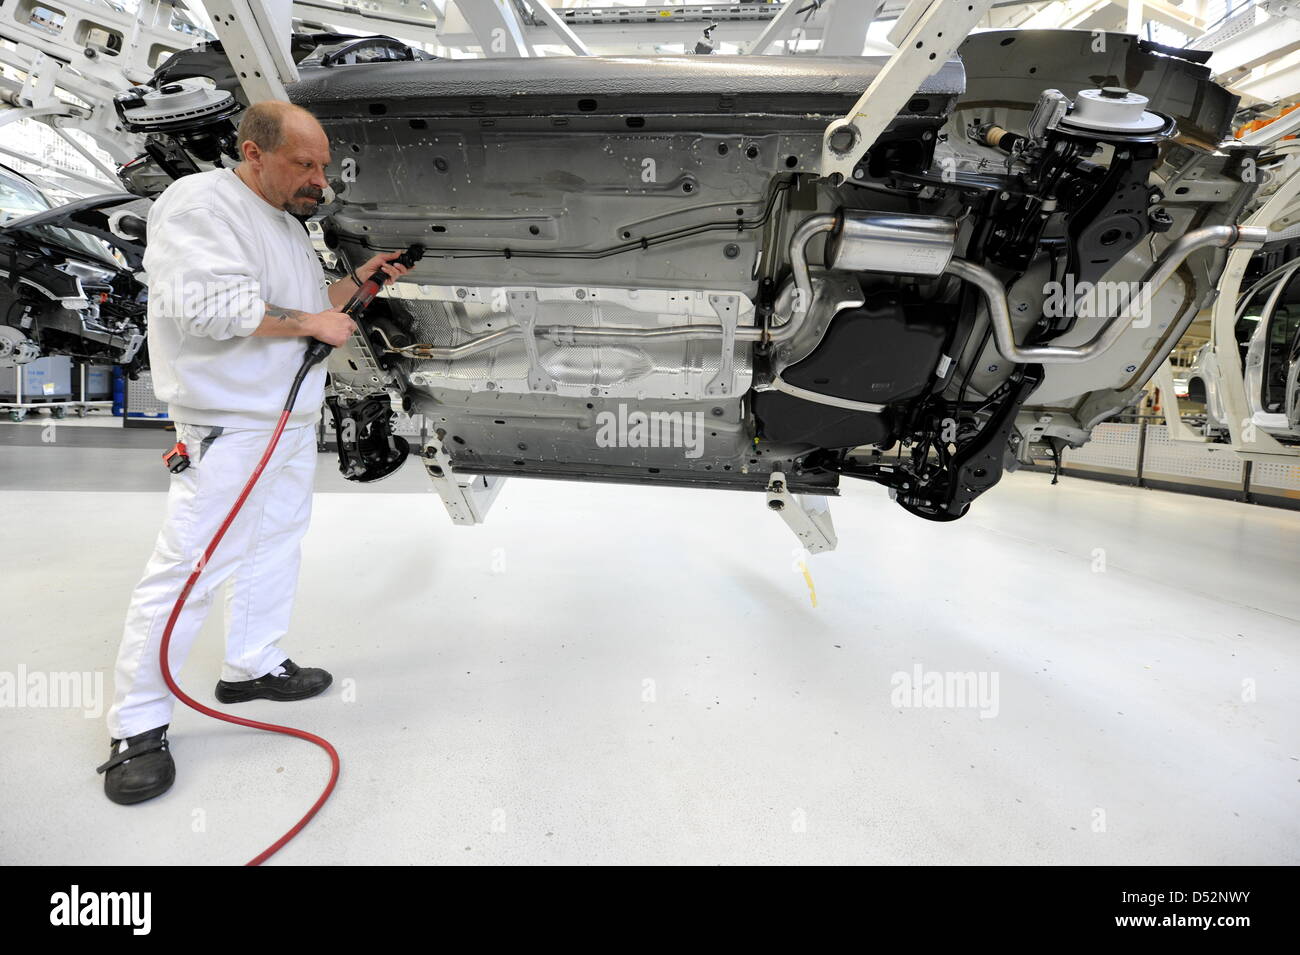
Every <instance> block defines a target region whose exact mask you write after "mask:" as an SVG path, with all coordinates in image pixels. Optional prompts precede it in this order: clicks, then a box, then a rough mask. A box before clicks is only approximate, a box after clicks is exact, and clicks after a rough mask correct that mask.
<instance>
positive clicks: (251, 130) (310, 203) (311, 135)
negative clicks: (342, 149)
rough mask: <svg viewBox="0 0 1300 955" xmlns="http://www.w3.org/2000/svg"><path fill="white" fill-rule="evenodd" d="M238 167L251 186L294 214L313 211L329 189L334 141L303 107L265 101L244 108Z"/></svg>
mask: <svg viewBox="0 0 1300 955" xmlns="http://www.w3.org/2000/svg"><path fill="white" fill-rule="evenodd" d="M237 146H238V148H239V155H240V156H241V157H242V158H243V160H244V162H243V164H242V165H240V167H239V169H238V170H236V172H237V174H238V175H239V178H240V179H242V180H244V182H245V183H246V184H247V185H248V187H249V188H250V189H252V190H253V191H254V192H256V193H257V194H258V195H259V196H261V197H262V198H263V199H265V200H266V201H267V202H269V203H270V204H271V205H273V206H275V207H276V208H277V209H284V210H286V211H287V212H291V213H293V214H294V215H296V216H309V215H312V214H313V213H315V211H316V208H317V206H318V205H319V204H320V200H321V197H322V195H323V193H324V189H325V187H326V186H327V185H328V184H329V182H328V180H327V179H326V178H325V168H326V166H328V165H329V162H330V144H329V139H328V137H327V136H326V135H325V130H324V129H322V128H321V124H320V123H319V122H318V121H317V120H316V117H315V116H313V115H312V114H311V113H309V112H307V110H305V109H303V108H302V107H301V106H295V105H293V104H292V103H286V102H284V101H282V100H264V101H263V102H261V103H254V104H253V105H252V106H250V107H249V108H248V109H246V110H245V111H244V116H243V118H242V119H241V120H240V123H239V138H238V140H237Z"/></svg>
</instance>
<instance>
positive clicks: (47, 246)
mask: <svg viewBox="0 0 1300 955" xmlns="http://www.w3.org/2000/svg"><path fill="white" fill-rule="evenodd" d="M147 206H148V202H147V200H141V199H140V197H138V196H135V195H132V194H130V193H119V194H114V195H104V196H92V197H89V198H85V199H77V200H74V201H72V202H69V203H66V204H64V205H59V206H56V205H54V204H53V203H51V202H50V201H49V199H48V198H46V196H45V195H44V194H43V193H42V192H41V191H40V190H39V189H38V188H37V187H36V185H35V184H34V183H32V182H31V181H30V180H29V179H27V178H26V177H24V176H23V175H21V174H20V173H18V172H16V171H14V170H12V169H9V168H8V167H2V166H0V367H13V366H17V365H24V364H27V363H28V362H31V361H35V360H36V359H38V358H43V357H48V356H53V355H67V356H70V357H72V358H75V359H79V360H83V361H87V362H93V363H97V364H108V365H119V366H121V367H122V368H123V369H124V370H125V371H126V372H127V374H128V375H130V376H131V377H132V378H134V377H136V376H137V375H138V374H139V372H140V371H141V370H142V369H144V368H147V367H148V356H147V349H146V347H145V321H146V311H147V296H148V293H147V289H146V287H145V285H144V284H143V283H142V282H141V281H140V279H139V278H138V277H137V276H138V273H139V272H140V267H141V257H142V256H143V253H144V222H145V217H146V216H147Z"/></svg>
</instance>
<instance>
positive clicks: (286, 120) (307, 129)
mask: <svg viewBox="0 0 1300 955" xmlns="http://www.w3.org/2000/svg"><path fill="white" fill-rule="evenodd" d="M300 137H307V138H313V137H318V138H320V139H322V140H324V139H325V130H323V129H321V125H320V123H319V122H318V121H317V120H316V117H315V116H313V115H312V114H311V113H309V112H307V110H305V109H303V108H302V107H301V106H295V105H294V104H293V103H286V102H285V101H284V100H276V99H268V100H263V101H262V102H260V103H254V104H253V105H252V106H250V107H249V108H248V109H246V110H244V116H243V118H242V119H241V120H240V121H239V138H238V140H237V141H236V143H235V147H236V148H237V149H238V150H239V154H240V155H241V156H243V155H244V143H256V144H257V146H258V148H259V149H261V151H262V152H265V153H273V152H275V151H276V150H277V149H279V148H280V147H281V146H283V145H284V144H285V141H286V140H287V139H293V138H300Z"/></svg>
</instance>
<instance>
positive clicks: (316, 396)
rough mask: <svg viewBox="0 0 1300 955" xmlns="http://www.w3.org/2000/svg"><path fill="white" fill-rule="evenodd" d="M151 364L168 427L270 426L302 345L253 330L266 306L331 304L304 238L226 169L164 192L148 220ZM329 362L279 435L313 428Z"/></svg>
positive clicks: (318, 369) (310, 377) (308, 384)
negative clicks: (172, 423) (170, 424)
mask: <svg viewBox="0 0 1300 955" xmlns="http://www.w3.org/2000/svg"><path fill="white" fill-rule="evenodd" d="M144 271H145V272H146V273H147V275H148V282H149V328H148V336H149V361H150V366H151V368H152V371H153V385H154V392H155V394H157V396H158V397H159V398H160V399H161V400H163V401H165V402H167V405H168V412H169V413H170V415H171V417H172V419H173V420H175V421H181V422H184V423H185V424H192V425H221V426H223V427H228V428H263V429H271V428H274V427H275V424H276V421H278V420H279V417H280V412H281V411H282V410H283V408H284V403H285V401H286V400H287V399H288V397H289V386H290V385H291V384H292V382H293V376H294V375H295V374H296V373H297V371H298V369H299V367H301V365H302V359H303V355H304V353H305V352H306V348H307V345H308V344H309V343H310V342H311V341H313V339H310V338H307V337H294V338H271V337H266V336H254V335H253V334H252V333H253V331H254V330H255V329H256V328H257V326H258V325H260V324H261V322H262V317H263V315H264V314H265V310H266V306H267V305H268V304H270V305H278V306H280V307H282V308H293V309H298V310H300V311H304V312H320V311H325V310H326V309H329V308H330V307H331V305H330V301H329V293H328V281H327V279H326V277H325V272H324V269H322V268H321V264H320V259H319V258H318V257H317V255H316V251H315V249H313V248H312V245H311V240H310V238H309V237H308V235H307V230H306V229H304V228H303V227H302V225H301V224H300V223H299V222H298V220H296V219H295V218H293V216H291V215H290V214H289V213H288V212H285V211H283V210H280V209H276V208H274V207H272V206H271V205H270V204H269V203H268V202H266V201H265V200H264V199H262V198H260V197H259V196H258V195H257V194H256V193H254V192H253V191H252V190H251V189H250V188H248V186H246V185H245V184H244V182H243V181H242V180H241V179H240V178H239V177H238V176H236V175H235V173H234V171H233V170H230V169H214V170H212V171H210V172H201V173H195V174H193V175H190V176H185V177H184V178H181V179H178V180H177V181H176V182H174V183H172V184H171V185H170V186H168V187H167V189H166V190H165V191H164V192H163V194H162V195H161V196H160V197H159V198H158V200H157V201H155V202H154V204H153V208H152V209H151V210H150V212H149V224H148V244H147V247H146V249H145V255H144ZM324 391H325V363H324V362H320V363H318V364H317V365H315V366H314V367H313V368H312V370H311V371H310V372H308V374H307V377H306V379H305V380H304V381H303V384H302V388H301V389H300V390H299V392H298V399H297V401H296V402H295V403H294V407H293V413H292V414H291V415H290V417H289V422H288V424H287V425H286V426H287V427H291V428H292V427H298V426H300V425H305V424H314V423H315V422H316V420H317V418H318V417H319V415H320V406H321V402H322V401H323V399H324Z"/></svg>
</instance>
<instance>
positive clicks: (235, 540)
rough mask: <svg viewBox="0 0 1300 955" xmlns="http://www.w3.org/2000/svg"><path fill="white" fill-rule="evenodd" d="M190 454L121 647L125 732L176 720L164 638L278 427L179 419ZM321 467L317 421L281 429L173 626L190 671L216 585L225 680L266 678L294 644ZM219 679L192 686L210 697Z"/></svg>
mask: <svg viewBox="0 0 1300 955" xmlns="http://www.w3.org/2000/svg"><path fill="white" fill-rule="evenodd" d="M176 434H177V440H179V441H181V442H183V443H184V444H185V447H186V450H187V451H188V452H189V456H190V466H189V467H188V468H186V469H185V470H184V471H181V472H180V473H179V474H173V475H172V477H171V489H170V490H169V492H168V494H167V517H166V520H165V521H164V523H163V527H162V530H161V531H160V532H159V534H158V539H157V541H156V542H155V544H154V551H153V556H152V557H150V558H149V563H148V564H147V565H146V567H145V571H144V576H143V577H142V578H141V579H140V583H139V584H137V585H136V588H135V591H134V592H133V593H132V595H131V605H130V608H129V609H128V610H127V614H126V625H125V627H124V629H123V633H122V644H121V647H120V648H119V649H118V655H117V669H116V675H115V683H114V686H115V689H114V698H113V705H112V706H111V707H110V708H109V711H108V730H109V733H110V734H111V736H112V737H113V738H114V739H125V738H127V737H129V736H135V735H137V734H139V733H143V732H145V731H146V730H150V729H154V728H155V727H158V726H162V725H163V724H165V723H170V722H171V714H172V706H173V704H174V703H175V698H174V697H173V696H172V695H171V692H170V691H169V690H168V689H167V684H166V683H165V682H164V681H163V678H162V670H161V668H160V667H159V663H158V650H159V647H160V646H161V644H162V635H163V630H164V629H165V627H166V625H167V618H168V617H169V616H170V615H171V612H172V607H173V605H174V604H175V603H176V598H177V597H178V596H180V592H181V588H182V587H183V586H184V585H185V581H186V579H187V578H188V577H189V575H190V573H191V572H192V571H193V570H194V567H195V565H196V564H197V562H198V560H199V558H200V557H201V556H202V554H203V551H204V549H205V548H206V547H207V545H208V542H209V541H210V540H211V539H212V536H213V534H215V533H216V532H217V528H218V527H220V526H221V522H222V521H223V520H225V517H226V514H227V513H228V512H229V510H230V508H231V506H232V505H233V504H234V502H235V499H236V498H237V497H238V496H239V492H240V491H241V490H242V489H243V487H244V484H245V483H246V482H247V481H248V477H249V475H250V474H251V473H252V472H253V469H254V468H255V467H256V466H257V462H258V461H260V460H261V457H262V454H263V452H264V451H265V450H266V444H267V442H268V441H269V440H270V438H271V432H270V431H261V430H252V429H247V430H246V429H238V430H232V429H220V428H213V427H208V426H191V425H185V424H180V423H178V424H177V425H176ZM315 473H316V429H315V428H314V427H313V426H311V425H308V426H305V427H298V428H292V429H288V428H286V429H285V431H284V433H283V434H282V435H281V436H280V443H279V444H278V445H277V446H276V449H275V454H274V455H272V457H271V460H270V461H269V462H268V463H267V466H266V469H265V470H264V471H263V472H262V476H261V478H260V479H259V480H258V482H257V485H256V486H255V487H254V488H253V491H252V493H251V494H250V495H249V496H248V500H247V501H245V502H244V507H243V509H242V510H241V511H240V512H239V515H238V516H237V517H236V518H235V520H234V522H233V523H232V524H231V525H230V528H229V530H227V531H226V535H225V536H224V537H223V538H222V539H221V544H220V545H219V546H218V547H217V550H216V552H215V553H214V554H213V555H212V559H211V560H210V561H209V562H208V564H207V566H206V567H205V568H204V570H203V573H202V574H201V575H200V576H199V579H198V581H197V582H196V583H195V585H194V589H193V590H192V591H190V595H189V597H188V599H187V600H186V601H185V609H184V610H182V611H181V615H180V618H179V619H178V620H177V622H176V627H175V629H174V630H173V632H172V639H171V644H170V646H169V648H168V659H169V661H170V664H171V670H172V676H173V677H175V676H176V674H177V673H179V672H180V669H181V667H182V666H183V665H184V663H185V658H186V657H187V656H188V655H189V651H190V646H191V645H192V644H193V642H194V637H195V635H196V634H197V633H198V632H199V630H200V629H201V628H202V626H203V621H204V620H205V619H206V617H207V614H208V610H209V608H210V606H211V604H212V596H213V594H214V593H215V592H216V590H217V588H218V587H220V586H221V585H222V584H226V583H228V584H229V585H228V586H227V588H226V600H225V625H226V653H225V664H224V666H223V667H222V673H221V679H223V680H236V681H238V680H255V679H257V678H258V677H261V676H265V675H266V674H267V673H270V672H271V671H272V670H273V669H274V668H275V667H277V666H278V665H279V664H280V663H281V662H283V661H284V659H285V658H286V657H287V656H288V654H286V653H284V652H283V651H282V650H280V649H279V648H278V647H277V645H276V644H277V642H278V641H279V640H280V639H281V638H282V637H283V636H284V635H285V634H286V633H288V630H289V617H290V614H291V612H292V610H293V598H294V592H295V590H296V589H297V585H298V566H299V562H300V549H299V544H300V542H301V540H302V537H303V535H304V534H305V533H306V532H307V525H308V523H309V521H310V519H311V495H312V480H313V477H314V475H315ZM211 690H212V687H211V686H206V687H202V688H199V687H195V688H193V689H189V690H188V692H189V694H190V695H191V696H193V697H195V698H196V699H200V700H202V699H203V698H204V697H207V696H210V695H211Z"/></svg>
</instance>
